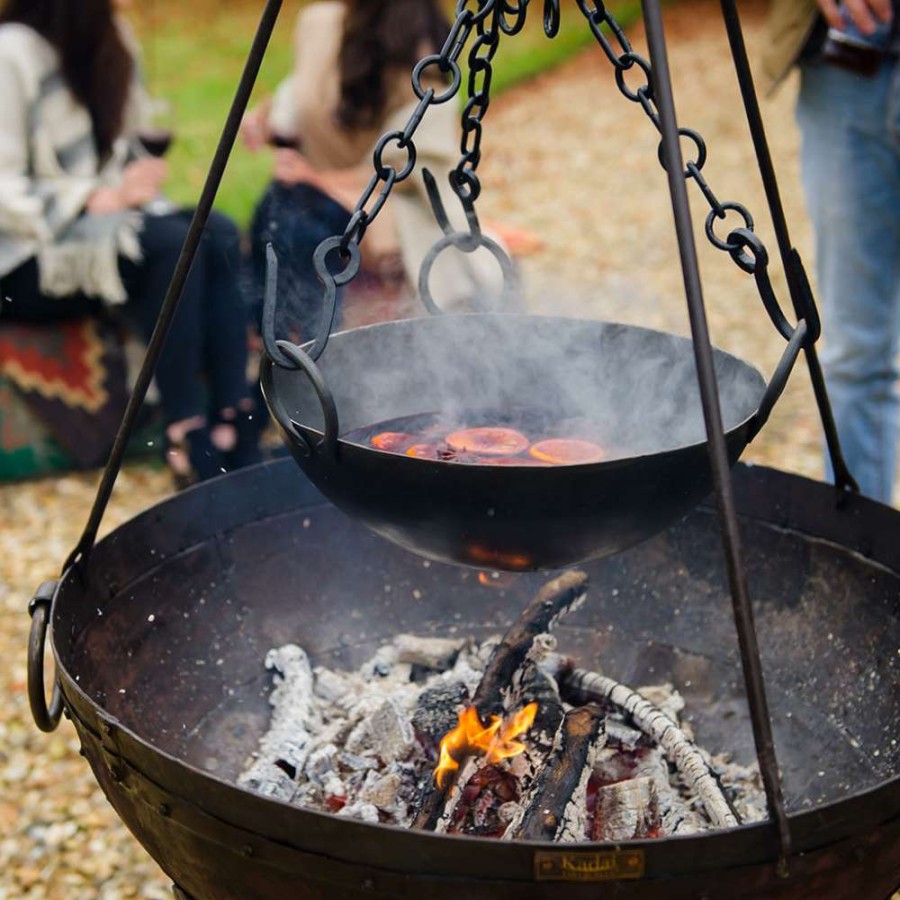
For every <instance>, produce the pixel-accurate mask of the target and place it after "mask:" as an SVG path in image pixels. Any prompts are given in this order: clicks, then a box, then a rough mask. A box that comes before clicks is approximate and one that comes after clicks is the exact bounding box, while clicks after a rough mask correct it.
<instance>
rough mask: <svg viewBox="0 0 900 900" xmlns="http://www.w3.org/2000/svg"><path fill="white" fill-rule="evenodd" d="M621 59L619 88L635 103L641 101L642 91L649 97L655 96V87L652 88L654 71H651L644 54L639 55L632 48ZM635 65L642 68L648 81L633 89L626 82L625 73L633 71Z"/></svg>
mask: <svg viewBox="0 0 900 900" xmlns="http://www.w3.org/2000/svg"><path fill="white" fill-rule="evenodd" d="M619 60H620V62H621V66H616V84H617V85H618V86H619V90H620V91H621V92H622V93H623V94H624V95H625V96H626V97H627V98H628V99H629V100H633V101H634V102H635V103H640V102H641V92H642V91H643V92H644V94H645V95H646V96H647V97H652V96H653V88H652V86H651V85H652V78H653V75H652V72H651V71H650V63H648V62H647V60H645V59H644V58H643V57H642V56H638V55H637V53H635V52H634V51H632V50H629V51H628V52H627V53H623V54H622V55H621V56H620V57H619ZM635 65H636V66H637V67H638V68H639V69H641V70H642V71H643V73H644V75H645V76H646V78H647V81H646V82H645V83H644V84H642V85H641V86H640V87H639V88H637V90H634V91H632V90H631V88H629V87H628V85H627V84H626V82H625V73H626V72H629V71H631V69H633V68H634V67H635Z"/></svg>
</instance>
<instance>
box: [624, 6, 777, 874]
mask: <svg viewBox="0 0 900 900" xmlns="http://www.w3.org/2000/svg"><path fill="white" fill-rule="evenodd" d="M641 6H642V7H643V10H644V22H645V26H646V30H647V42H648V44H649V48H650V58H651V61H652V69H653V75H654V79H653V90H654V95H655V97H656V99H657V103H658V109H659V116H660V124H661V132H662V141H663V151H664V154H665V160H666V163H665V165H666V173H667V177H668V181H669V192H670V194H671V197H672V211H673V213H674V216H675V231H676V235H677V238H678V248H679V253H680V256H681V267H682V272H683V274H684V289H685V294H686V296H687V304H688V314H689V317H690V323H691V333H692V335H693V343H694V355H695V359H696V362H697V378H698V381H699V384H700V398H701V403H702V406H703V418H704V420H705V422H706V434H707V439H708V442H709V458H710V464H711V466H712V473H713V483H714V485H715V495H716V504H717V507H718V511H719V518H720V521H721V525H722V541H723V544H724V549H725V560H726V563H727V566H728V580H729V584H730V587H731V595H732V605H733V610H734V619H735V624H736V626H737V636H738V643H739V645H740V653H741V663H742V665H743V669H744V681H745V684H746V690H747V701H748V703H749V706H750V720H751V722H752V724H753V738H754V741H755V743H756V752H757V756H758V757H759V767H760V772H761V774H762V779H763V784H764V786H765V789H766V798H767V800H768V805H769V813H770V815H771V817H772V818H773V820H774V821H775V823H776V825H777V828H778V836H779V841H780V845H781V864H782V867H783V868H784V867H785V866H786V863H787V858H788V857H789V856H790V851H791V837H790V829H789V825H788V820H787V813H786V812H785V809H784V797H783V795H782V792H781V780H780V777H779V774H778V761H777V759H776V756H775V742H774V738H773V736H772V723H771V720H770V717H769V707H768V702H767V700H766V690H765V681H764V677H763V671H762V662H761V660H760V656H759V642H758V640H757V636H756V627H755V625H754V621H753V607H752V604H751V602H750V591H749V586H748V583H747V569H746V565H745V563H744V557H743V551H742V547H741V538H740V529H739V527H738V520H737V511H736V508H735V503H734V492H733V489H732V484H731V472H730V466H729V464H728V454H727V450H726V447H725V430H724V427H723V423H722V412H721V409H720V407H719V392H718V387H717V384H716V373H715V368H714V365H713V355H712V344H711V342H710V338H709V328H708V326H707V321H706V310H705V307H704V303H703V291H702V288H701V285H700V269H699V265H698V262H697V249H696V245H695V243H694V231H693V224H692V221H691V211H690V205H689V203H688V196H687V185H686V184H685V179H684V175H683V171H684V162H683V159H682V154H681V145H680V142H679V133H678V123H677V120H676V115H675V102H674V98H673V95H672V82H671V78H670V74H669V61H668V55H667V52H666V40H665V33H664V30H663V24H662V14H661V12H660V4H659V0H641Z"/></svg>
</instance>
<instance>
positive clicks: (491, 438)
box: [446, 428, 530, 456]
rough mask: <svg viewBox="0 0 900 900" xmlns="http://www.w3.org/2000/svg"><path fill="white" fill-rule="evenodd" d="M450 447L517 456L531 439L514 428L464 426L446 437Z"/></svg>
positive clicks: (461, 450)
mask: <svg viewBox="0 0 900 900" xmlns="http://www.w3.org/2000/svg"><path fill="white" fill-rule="evenodd" d="M446 440H447V443H448V444H449V445H450V448H451V449H453V450H456V451H458V452H460V453H481V454H484V455H486V456H515V455H516V454H517V453H523V452H524V451H525V450H527V449H528V445H529V443H530V441H529V440H528V438H527V437H525V435H524V434H522V432H521V431H516V430H515V429H513V428H464V429H463V430H462V431H454V432H453V434H450V435H448V436H447V438H446Z"/></svg>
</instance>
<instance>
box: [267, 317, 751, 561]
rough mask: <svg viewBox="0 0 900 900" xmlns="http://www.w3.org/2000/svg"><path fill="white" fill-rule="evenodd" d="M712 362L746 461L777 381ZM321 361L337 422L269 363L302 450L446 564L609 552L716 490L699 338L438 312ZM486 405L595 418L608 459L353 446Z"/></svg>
mask: <svg viewBox="0 0 900 900" xmlns="http://www.w3.org/2000/svg"><path fill="white" fill-rule="evenodd" d="M715 365H716V372H717V377H718V381H719V394H720V400H721V406H722V410H723V417H724V421H725V430H726V434H727V441H728V452H729V455H730V458H731V461H732V462H734V461H735V460H736V459H737V458H738V457H739V456H740V453H741V451H742V450H743V449H744V447H745V446H746V444H747V442H748V440H749V439H750V438H751V436H752V434H753V433H754V428H755V425H756V412H757V409H758V407H759V405H760V401H761V399H762V397H763V396H764V392H765V387H766V386H765V383H764V381H763V379H762V376H761V375H760V374H759V373H758V372H757V371H756V370H755V369H753V368H752V367H751V366H749V365H747V364H746V363H744V362H742V361H740V360H739V359H736V358H735V357H733V356H729V355H728V354H726V353H723V352H722V351H716V352H715ZM319 366H320V369H321V372H322V374H323V376H324V380H325V382H326V384H327V385H328V387H329V389H330V391H331V395H332V399H333V404H334V409H335V410H336V413H337V416H336V418H335V419H333V420H331V421H328V420H327V419H326V417H324V416H323V414H322V402H321V398H320V397H319V396H317V394H316V390H315V388H314V385H313V384H312V382H311V381H310V379H309V378H308V377H307V375H306V373H304V372H303V371H300V370H290V369H281V368H278V367H276V366H274V365H272V363H271V362H269V361H266V362H265V363H264V365H263V372H262V383H263V390H264V393H265V396H266V400H267V403H268V405H269V409H270V410H271V412H272V414H273V416H274V418H275V420H276V421H277V423H278V425H279V428H280V430H281V433H282V437H283V438H284V440H285V442H286V444H287V445H288V447H289V448H290V450H291V452H292V454H293V456H294V458H295V459H296V460H297V462H298V464H299V465H300V467H301V468H302V469H303V471H304V472H305V473H306V474H307V475H308V476H309V478H310V479H311V480H312V481H313V482H314V483H315V484H316V485H317V486H318V488H319V489H320V490H321V491H322V492H323V493H324V494H325V495H326V496H327V497H328V498H329V499H330V500H331V501H332V502H333V503H334V504H335V505H336V506H338V507H339V508H341V509H342V510H344V511H345V512H346V513H348V514H349V515H351V516H352V517H354V518H357V519H359V520H360V521H362V522H364V523H365V524H366V525H368V526H369V527H370V528H371V529H372V530H374V531H376V532H378V533H379V534H381V535H382V536H384V537H386V538H389V539H390V540H392V541H395V542H396V543H398V544H400V545H401V546H403V547H406V548H407V549H409V550H413V551H414V552H416V553H419V554H421V555H423V556H425V557H427V558H429V559H432V560H436V561H443V562H455V563H461V564H463V565H470V566H482V565H491V566H493V567H495V568H498V569H510V570H520V571H532V570H536V569H546V568H551V567H558V566H563V565H570V564H572V563H573V562H576V561H579V560H582V559H588V558H591V557H599V556H606V555H610V554H613V553H617V552H618V551H620V550H622V549H624V548H625V547H630V546H632V545H633V544H636V543H638V542H640V541H642V540H644V539H645V538H647V537H649V536H651V535H653V534H656V533H657V532H658V531H661V530H662V529H664V528H666V527H668V526H669V525H670V524H671V523H672V522H674V521H675V520H677V519H678V518H679V517H680V516H683V515H684V514H685V513H686V512H688V511H689V510H690V509H692V508H693V507H694V506H695V505H696V504H697V503H698V502H699V501H700V500H701V499H702V498H703V497H704V496H705V495H706V494H707V493H708V492H709V490H710V489H711V485H712V482H711V474H710V467H709V461H708V450H707V446H706V431H705V427H704V422H703V414H702V409H701V405H700V393H699V389H698V386H697V375H696V370H695V363H694V354H693V346H692V344H691V342H690V341H689V340H687V339H685V338H680V337H676V336H674V335H671V334H665V333H662V332H658V331H651V330H648V329H645V328H638V327H634V326H627V325H614V324H610V323H605V322H599V321H583V320H577V319H562V318H546V317H536V316H513V315H486V314H485V315H465V316H461V315H454V316H437V317H430V318H421V319H410V320H405V321H400V322H385V323H381V324H378V325H372V326H369V327H366V328H357V329H352V330H350V331H345V332H340V333H338V334H335V335H333V336H332V337H331V339H330V341H329V343H328V346H327V348H326V349H325V352H324V353H323V354H322V356H321V358H320V360H319ZM326 405H327V404H326ZM483 411H486V412H488V413H490V412H491V411H494V412H498V413H500V414H504V413H509V414H510V415H511V416H512V417H513V421H515V416H516V414H521V415H522V416H523V417H525V418H528V417H529V416H539V417H543V418H546V419H549V420H553V419H554V418H557V419H566V418H584V419H588V420H590V421H591V422H594V423H597V425H598V426H599V428H600V430H601V435H602V436H601V443H603V444H604V445H607V446H608V447H609V448H610V449H611V456H610V458H609V459H607V460H604V461H602V462H598V463H592V464H587V465H567V466H553V467H548V468H535V467H530V466H503V467H500V466H488V465H464V464H459V463H449V462H435V461H430V460H425V459H415V458H412V457H408V456H404V455H398V454H396V453H387V452H384V451H381V450H377V449H374V448H372V447H367V446H362V445H361V444H356V443H351V442H349V441H347V440H345V439H344V438H343V437H341V435H345V434H346V433H347V432H349V431H353V430H355V429H358V428H363V427H365V426H369V425H372V424H374V423H378V422H382V421H385V420H388V419H395V418H398V417H401V416H410V415H416V414H421V413H434V412H447V413H449V414H451V415H452V414H454V413H461V414H462V415H463V416H465V415H466V414H467V413H469V414H476V415H477V414H478V413H481V412H483Z"/></svg>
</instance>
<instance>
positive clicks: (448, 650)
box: [238, 635, 765, 841]
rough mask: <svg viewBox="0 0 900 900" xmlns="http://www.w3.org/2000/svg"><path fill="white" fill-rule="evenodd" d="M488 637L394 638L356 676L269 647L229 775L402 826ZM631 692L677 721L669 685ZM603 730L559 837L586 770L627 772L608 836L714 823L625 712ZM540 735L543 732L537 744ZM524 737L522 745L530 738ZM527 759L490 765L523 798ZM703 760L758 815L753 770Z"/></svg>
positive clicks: (469, 764) (511, 809)
mask: <svg viewBox="0 0 900 900" xmlns="http://www.w3.org/2000/svg"><path fill="white" fill-rule="evenodd" d="M498 641H499V638H490V639H488V640H486V641H484V642H482V643H480V644H477V643H474V642H472V641H463V640H452V641H445V640H444V639H436V638H418V637H416V636H415V635H398V636H397V638H396V639H395V640H394V641H393V642H392V643H389V644H385V645H384V646H382V647H380V648H379V649H378V651H377V652H376V653H375V655H374V656H373V657H372V658H371V659H370V660H368V661H367V662H366V663H364V664H363V665H362V666H360V668H359V669H358V670H357V671H355V672H344V671H336V670H333V669H328V668H326V667H323V666H318V667H316V668H315V669H313V668H311V666H310V663H309V659H308V657H307V654H306V653H305V651H304V650H303V649H302V648H300V647H298V646H296V645H292V644H289V645H286V646H284V647H281V648H278V649H276V650H271V651H269V653H268V654H267V655H266V659H265V664H266V667H267V669H269V670H271V671H272V672H273V673H274V674H273V689H272V692H271V694H270V697H269V702H270V704H271V706H272V720H271V725H270V728H269V731H268V732H267V733H266V734H265V735H264V736H263V738H262V739H261V741H260V745H259V748H258V750H257V751H256V752H255V753H254V754H253V755H252V757H251V759H250V760H248V764H247V767H246V769H245V771H244V773H243V774H242V775H241V776H240V777H239V779H238V783H239V784H240V785H241V786H243V787H245V788H248V789H249V790H253V791H255V792H258V793H260V794H263V795H265V796H271V797H275V798H277V799H279V800H284V801H287V802H291V803H294V804H297V805H300V806H304V807H306V808H309V809H314V810H319V811H326V812H332V813H337V814H338V815H342V816H350V817H353V818H356V819H360V820H362V821H365V822H383V823H385V822H386V823H390V824H394V825H398V826H401V827H408V826H409V825H410V824H411V822H412V819H413V817H414V814H415V805H416V803H417V801H418V799H419V797H420V794H421V791H422V788H423V786H424V785H426V784H428V783H430V779H432V777H433V770H434V767H435V765H436V755H437V753H436V748H437V743H438V741H439V739H440V737H441V736H443V735H444V734H446V732H447V731H449V730H450V729H451V728H453V727H454V726H455V725H456V722H457V718H458V715H459V713H460V712H461V711H462V710H463V709H464V708H465V707H466V706H467V705H468V703H469V699H470V698H471V697H472V695H473V694H474V693H475V690H476V688H477V687H478V684H479V682H480V680H481V676H482V672H483V670H484V667H485V664H486V662H487V660H488V659H489V657H490V655H491V652H492V651H493V649H494V647H495V646H496V645H497V643H498ZM555 649H556V641H555V639H554V638H552V637H551V638H550V639H549V640H539V641H538V642H536V646H535V648H534V649H533V652H532V654H531V660H530V662H533V663H534V664H536V665H537V666H539V668H540V670H541V671H542V672H544V673H546V675H548V676H549V678H550V680H551V681H553V683H554V684H555V680H554V676H555V675H556V674H557V672H558V671H559V660H560V657H558V656H557V655H556V653H555ZM639 690H640V693H641V694H642V695H643V696H644V697H646V698H648V699H650V698H652V699H653V702H654V703H655V704H656V705H658V706H659V707H660V708H661V709H663V710H664V711H665V712H666V714H667V715H669V716H671V717H672V719H673V720H675V721H676V723H677V724H679V725H680V724H681V723H678V719H677V717H678V713H680V712H681V711H682V710H683V708H684V701H683V699H682V698H681V696H680V695H679V694H678V692H677V691H675V690H674V689H673V688H672V687H671V685H663V686H654V687H650V688H640V689H639ZM563 706H564V709H565V710H568V709H570V708H571V707H570V706H569V705H568V704H564V705H563ZM681 727H682V728H684V726H683V725H681ZM606 730H607V737H608V739H607V743H606V745H605V746H603V747H602V749H600V748H597V750H596V752H595V754H594V756H595V758H594V759H593V761H592V764H591V765H590V766H588V767H587V768H586V769H585V777H584V779H583V781H584V784H582V785H580V787H579V790H578V791H577V792H576V795H574V796H573V800H572V803H570V804H569V807H568V808H567V809H566V811H565V822H566V827H565V828H561V829H560V832H561V834H560V835H559V839H560V840H566V841H579V840H585V839H589V838H590V835H589V834H587V833H586V831H587V829H588V828H589V827H590V825H589V824H588V823H587V822H586V819H587V818H588V813H587V807H586V794H587V790H586V787H587V782H588V780H589V777H590V776H591V775H592V774H593V776H594V779H595V780H597V779H599V781H600V784H601V785H602V786H608V785H612V784H614V783H615V782H625V781H628V780H634V779H637V782H636V785H635V786H632V787H628V788H619V789H617V791H613V793H616V792H618V793H623V795H625V794H628V792H629V791H630V792H633V794H634V796H635V797H636V798H638V799H639V800H640V801H641V802H640V803H639V804H637V806H638V808H637V809H635V810H634V812H633V814H629V813H627V812H625V811H623V810H622V809H619V811H618V813H617V815H618V820H617V821H616V822H614V823H613V824H612V825H611V826H610V828H611V829H613V831H614V832H615V833H616V834H621V835H622V837H618V838H610V839H618V840H627V839H629V837H628V836H626V835H627V833H628V832H629V830H630V829H637V830H639V829H640V828H641V827H642V826H641V822H642V821H644V820H645V819H646V820H649V817H650V815H651V813H652V814H656V815H657V817H658V820H659V822H660V832H661V836H668V835H673V834H690V833H695V832H699V831H705V830H710V829H712V828H713V827H714V826H713V825H712V824H711V822H710V820H709V818H708V817H707V816H706V815H705V812H704V809H703V804H702V803H700V802H699V800H698V798H697V797H696V795H695V794H694V793H693V791H692V789H691V788H690V787H689V786H688V785H687V783H686V782H685V781H684V779H683V778H682V777H681V775H680V774H679V773H678V772H677V771H676V769H675V767H674V766H673V765H671V764H670V763H669V761H668V760H667V759H666V756H665V754H664V753H663V752H662V750H661V749H660V748H659V746H658V745H657V744H656V743H655V741H654V740H653V739H652V738H650V737H648V735H647V734H645V733H643V732H641V731H640V730H639V729H637V728H636V727H635V723H634V722H632V721H631V720H630V719H629V717H628V716H627V715H626V714H625V713H624V712H621V713H620V714H616V713H611V714H610V715H609V716H608V717H607V721H606ZM550 737H551V736H550V735H544V739H545V742H546V745H549V744H550V743H551V740H549V738H550ZM531 739H532V742H533V741H534V736H533V735H532V736H531ZM523 740H524V741H525V742H526V743H528V741H529V737H528V736H526V737H525V738H523ZM701 752H702V751H701ZM531 756H533V753H526V754H522V755H520V756H517V757H513V758H511V759H509V760H505V761H504V762H503V763H501V764H500V765H502V766H503V767H504V768H505V769H506V770H507V771H508V772H510V773H512V775H513V776H514V777H515V779H516V781H517V783H518V784H519V785H520V786H521V795H520V799H521V800H523V801H524V798H525V797H526V795H527V792H528V788H529V787H530V786H531V783H532V782H533V781H534V778H535V777H536V775H537V770H536V769H535V768H534V765H533V764H531V763H528V762H527V761H526V758H527V757H531ZM703 756H704V759H706V760H707V761H708V762H709V764H710V767H711V769H712V770H713V772H714V773H715V774H716V776H717V777H718V778H719V780H720V781H721V784H722V787H723V789H724V791H725V793H726V795H727V797H728V800H729V802H730V803H731V804H732V805H733V807H734V808H735V810H736V811H737V812H738V814H739V815H740V816H741V818H742V820H743V821H747V822H751V821H758V820H760V819H764V818H765V794H764V791H763V789H762V786H761V784H760V780H759V775H758V772H757V771H756V770H755V768H754V767H741V766H736V765H734V764H731V763H729V762H728V760H727V758H725V757H724V756H717V757H713V758H710V757H709V754H706V753H704V754H703ZM482 764H483V763H482V761H481V760H480V759H479V758H472V757H470V758H469V759H468V760H467V761H465V762H464V763H463V765H462V771H461V772H460V773H459V778H458V780H457V784H458V786H459V788H462V787H464V786H465V784H466V783H467V782H468V780H469V778H471V776H472V775H474V774H475V773H476V772H477V771H479V767H480V766H481V765H482ZM602 786H601V788H600V790H601V791H603V790H605V788H604V787H602ZM461 795H462V790H461V789H458V790H455V791H454V792H453V793H452V794H451V795H450V797H449V799H448V802H447V804H446V808H445V814H444V816H443V818H442V821H441V823H439V826H438V829H437V830H445V829H446V828H447V825H448V823H449V821H450V819H451V817H452V815H453V812H454V810H455V808H456V806H457V803H458V801H459V799H460V797H461ZM606 802H609V801H608V800H607V801H606ZM521 813H522V804H521V803H519V802H515V801H511V802H504V803H502V805H501V806H500V807H499V809H498V814H497V818H498V821H499V822H501V823H507V824H508V823H511V822H514V821H516V820H517V819H519V818H520V817H521ZM613 831H610V833H613ZM594 833H595V834H597V833H598V832H597V830H596V827H595V830H594Z"/></svg>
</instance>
